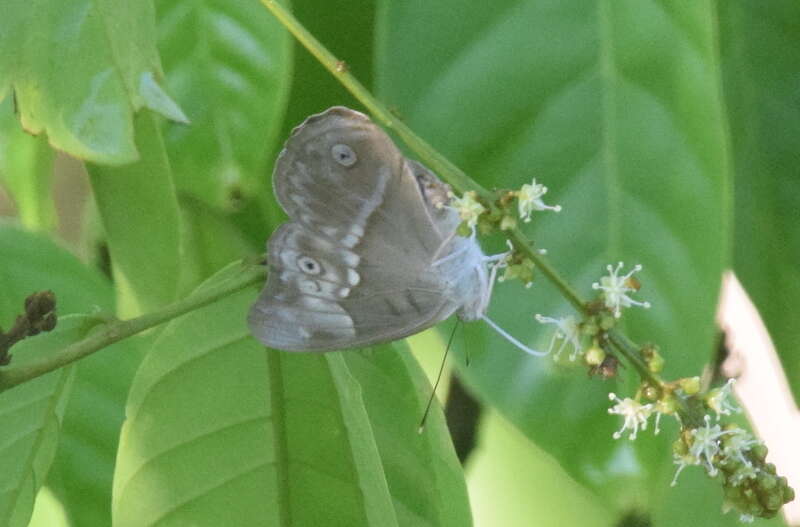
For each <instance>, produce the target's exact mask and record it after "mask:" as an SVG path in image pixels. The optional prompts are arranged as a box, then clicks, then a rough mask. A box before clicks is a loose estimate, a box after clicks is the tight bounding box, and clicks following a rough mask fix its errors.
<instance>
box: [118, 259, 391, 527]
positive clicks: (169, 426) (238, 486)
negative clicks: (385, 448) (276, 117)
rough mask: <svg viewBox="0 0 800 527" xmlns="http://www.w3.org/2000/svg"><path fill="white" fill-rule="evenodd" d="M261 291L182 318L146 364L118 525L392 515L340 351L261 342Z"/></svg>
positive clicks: (126, 435) (384, 519)
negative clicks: (256, 330) (297, 350)
mask: <svg viewBox="0 0 800 527" xmlns="http://www.w3.org/2000/svg"><path fill="white" fill-rule="evenodd" d="M235 269H236V268H235V267H233V268H229V269H227V270H226V271H223V272H222V273H221V274H220V275H218V276H217V277H215V279H212V281H211V282H213V281H215V280H222V279H224V276H225V273H230V272H235ZM254 298H255V291H245V292H243V293H240V294H238V295H235V296H232V297H229V298H227V299H225V300H223V301H220V302H218V303H216V304H212V305H210V306H208V307H206V308H204V309H202V310H198V311H196V312H193V313H191V314H188V315H186V316H184V317H182V318H180V319H178V320H176V321H175V322H173V323H171V324H170V325H169V326H168V327H167V328H166V329H165V331H164V332H163V333H162V335H161V336H160V338H159V339H158V341H157V343H156V344H155V346H154V348H153V349H152V351H151V352H150V354H149V355H148V356H147V358H146V359H145V361H144V362H143V363H142V366H141V368H140V369H139V371H138V372H137V375H136V379H135V381H134V384H133V387H132V390H131V395H130V399H129V401H128V408H127V415H128V420H127V421H126V423H125V426H124V427H123V433H122V438H121V442H120V450H119V455H118V459H117V471H116V474H115V480H114V502H113V507H112V508H113V514H114V521H115V524H116V525H119V526H125V525H151V524H153V523H156V522H160V523H161V524H173V525H187V524H192V525H198V526H199V525H215V526H216V525H221V524H227V525H321V524H326V525H396V521H395V519H394V511H393V509H392V504H391V501H390V497H389V494H388V490H387V487H386V482H385V480H384V479H383V473H382V469H381V465H380V458H379V455H378V450H377V448H376V446H375V443H374V440H373V437H372V434H371V433H370V428H369V422H368V420H367V416H366V412H365V410H364V408H363V403H362V402H361V396H360V393H359V389H358V384H357V383H356V382H355V380H354V379H353V378H352V376H351V375H350V374H349V372H348V371H347V368H346V366H345V364H344V362H343V360H342V358H341V357H340V356H338V355H335V354H327V355H291V354H283V353H278V352H272V351H265V350H264V348H263V347H262V346H260V345H259V344H258V343H257V342H256V341H255V340H254V339H252V337H250V336H249V334H248V332H247V329H246V327H245V313H246V310H247V307H248V305H249V304H250V303H251V302H252V301H253V300H254ZM209 387H213V389H209Z"/></svg>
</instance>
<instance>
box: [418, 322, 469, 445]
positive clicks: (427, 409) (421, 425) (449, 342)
mask: <svg viewBox="0 0 800 527" xmlns="http://www.w3.org/2000/svg"><path fill="white" fill-rule="evenodd" d="M460 323H461V319H456V323H455V325H454V326H453V331H451V332H450V338H449V339H448V340H447V348H445V350H444V356H443V357H442V365H441V366H439V374H438V375H436V382H435V383H434V384H433V390H432V391H431V396H430V397H429V398H428V404H427V405H425V413H423V414H422V419H421V420H420V422H419V428H418V429H417V432H418V433H420V434H421V433H422V431H423V430H424V429H425V422H426V421H427V420H428V414H429V413H430V411H431V405H432V404H433V398H434V397H436V389H437V388H438V387H439V381H441V380H442V372H443V371H444V363H445V362H447V354H448V353H450V346H451V345H452V344H453V337H455V336H456V330H457V329H458V325H459V324H460Z"/></svg>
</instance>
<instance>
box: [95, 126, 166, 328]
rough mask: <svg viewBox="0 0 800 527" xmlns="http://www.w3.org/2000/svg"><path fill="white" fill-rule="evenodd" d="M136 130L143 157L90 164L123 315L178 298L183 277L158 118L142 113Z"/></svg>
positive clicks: (132, 313)
mask: <svg viewBox="0 0 800 527" xmlns="http://www.w3.org/2000/svg"><path fill="white" fill-rule="evenodd" d="M136 132H137V146H138V148H139V150H140V151H141V153H142V158H141V160H140V161H138V162H136V163H133V164H130V165H125V166H123V167H108V166H100V165H88V166H87V168H88V170H89V176H90V178H91V183H92V190H93V192H94V196H95V201H96V203H97V208H98V210H99V211H100V217H101V218H102V222H103V226H104V228H105V232H106V238H107V240H108V248H109V252H110V254H111V262H112V267H113V272H114V281H115V282H116V284H117V287H118V293H119V296H118V299H117V300H118V304H119V305H118V309H119V311H120V312H121V314H122V315H123V316H133V315H136V314H140V313H143V312H146V311H148V310H151V309H153V308H156V307H158V306H162V305H164V304H166V303H168V302H170V301H171V300H173V299H175V297H176V295H177V292H178V286H179V280H180V250H181V249H180V245H181V224H180V213H179V209H178V202H177V198H176V195H175V188H174V186H173V183H172V179H171V178H172V176H171V172H170V165H169V160H168V159H167V155H166V152H165V151H164V144H163V141H162V139H161V130H160V126H159V122H158V118H157V116H155V115H154V114H152V113H151V112H142V113H141V114H139V115H138V116H137V118H136Z"/></svg>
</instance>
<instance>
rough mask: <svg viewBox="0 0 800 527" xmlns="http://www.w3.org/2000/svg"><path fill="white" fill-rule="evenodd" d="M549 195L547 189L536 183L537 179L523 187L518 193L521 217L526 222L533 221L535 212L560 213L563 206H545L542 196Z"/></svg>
mask: <svg viewBox="0 0 800 527" xmlns="http://www.w3.org/2000/svg"><path fill="white" fill-rule="evenodd" d="M545 194H547V187H545V186H544V185H541V184H539V183H537V182H536V178H534V179H533V181H531V183H530V184H525V185H522V188H521V189H520V190H518V191H517V202H518V203H519V217H520V218H522V220H523V221H524V222H526V223H527V222H529V221H531V213H532V212H533V211H535V210H552V211H555V212H559V211H560V210H561V205H555V206H550V205H545V204H544V202H543V201H542V196H544V195H545Z"/></svg>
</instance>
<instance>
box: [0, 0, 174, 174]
mask: <svg viewBox="0 0 800 527" xmlns="http://www.w3.org/2000/svg"><path fill="white" fill-rule="evenodd" d="M155 36H156V32H155V18H154V15H153V4H152V2H150V1H142V2H126V1H124V0H78V1H71V2H61V1H59V0H40V1H38V2H36V4H35V5H33V6H32V5H31V3H30V2H27V1H26V0H12V1H11V2H9V3H7V4H6V5H5V7H4V12H3V18H2V20H0V49H2V50H3V54H2V56H0V100H1V99H3V98H5V97H6V96H13V97H15V98H16V104H17V108H18V112H19V118H20V121H21V122H22V126H23V128H25V129H26V130H27V131H28V132H30V133H33V134H39V133H40V132H42V131H45V132H46V133H47V135H48V138H49V141H50V143H51V144H52V145H53V146H54V147H56V148H59V149H61V150H64V151H66V152H68V153H70V154H71V155H73V156H75V157H79V158H82V159H87V160H90V161H94V162H97V163H114V164H121V163H127V162H130V161H134V160H135V159H137V157H138V154H137V150H136V146H135V144H134V130H133V123H132V117H133V114H134V112H135V111H137V110H139V109H141V108H145V107H146V108H150V109H152V110H154V111H157V112H159V113H161V114H162V115H165V116H166V117H169V118H172V119H178V120H185V119H184V117H183V115H182V113H181V112H180V109H178V108H177V105H175V103H173V102H172V101H170V99H169V97H168V96H167V95H166V94H165V93H163V90H161V88H159V87H158V84H156V83H155V81H154V78H157V77H160V75H161V66H160V64H159V58H158V52H157V50H156V46H155Z"/></svg>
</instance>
